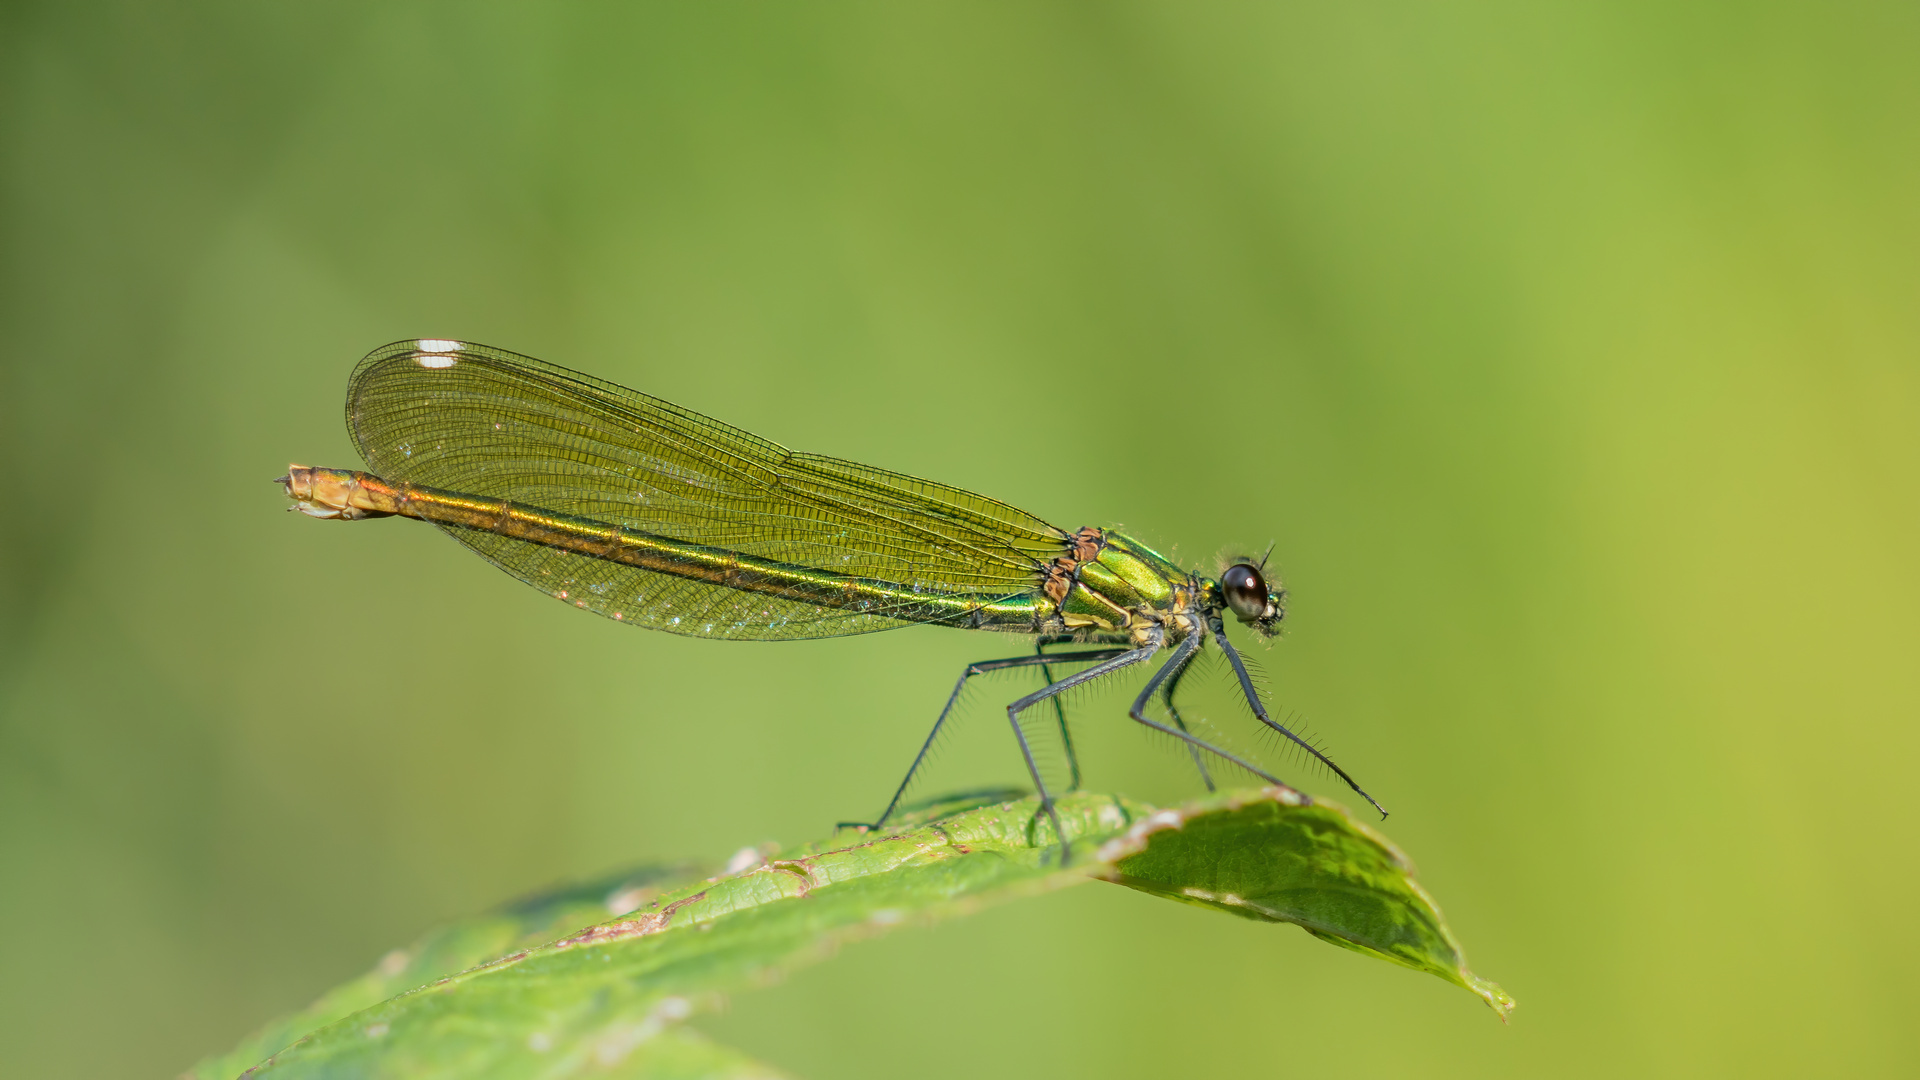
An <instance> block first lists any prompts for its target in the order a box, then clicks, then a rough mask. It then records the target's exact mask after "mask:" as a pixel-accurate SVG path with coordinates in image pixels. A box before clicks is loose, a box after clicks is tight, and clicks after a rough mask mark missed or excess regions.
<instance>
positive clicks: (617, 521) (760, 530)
mask: <svg viewBox="0 0 1920 1080" xmlns="http://www.w3.org/2000/svg"><path fill="white" fill-rule="evenodd" d="M347 428H348V430H349V432H350V433H351V434H352V436H353V439H354V441H355V443H356V444H357V445H358V446H359V448H360V452H361V456H362V457H364V458H365V459H366V462H367V465H368V471H359V470H347V469H326V468H312V467H308V466H304V465H294V466H291V467H290V468H289V469H288V472H287V475H286V476H284V477H281V478H280V479H279V481H278V482H279V483H282V484H284V485H285V486H286V490H287V494H288V495H289V496H290V497H291V498H292V499H293V500H294V508H295V509H298V510H301V511H302V512H304V513H306V514H309V515H311V516H314V517H321V518H334V519H339V520H349V521H351V520H361V519H366V518H376V517H391V516H399V517H411V518H417V519H419V520H422V521H428V522H431V523H433V524H434V525H436V526H439V527H440V528H441V529H442V530H443V531H445V532H446V533H447V534H448V535H450V536H452V537H453V538H454V539H456V540H459V541H460V542H461V543H463V544H465V545H466V546H468V547H470V548H472V549H473V550H474V551H476V552H477V553H479V554H480V555H482V556H483V557H485V558H486V559H487V560H488V561H490V562H492V563H493V564H494V565H496V566H498V567H500V568H501V569H503V570H505V571H507V572H508V573H510V574H512V575H514V576H515V577H517V578H519V579H521V580H522V581H525V582H527V583H528V584H530V585H533V586H534V587H536V588H538V589H540V590H541V591H543V592H546V593H548V594H549V595H551V596H553V597H555V598H556V599H559V600H562V601H564V602H566V603H569V604H572V605H573V606H575V607H578V608H581V609H584V610H588V611H593V612H595V613H597V614H600V615H603V616H606V617H607V618H610V619H613V620H615V621H618V622H625V623H634V624H637V625H641V626H647V627H650V628H652V629H656V630H665V631H668V632H670V633H678V634H688V635H693V636H699V637H715V638H735V639H749V640H787V639H797V638H815V637H840V636H845V635H849V634H860V633H869V632H872V631H877V630H888V629H893V628H895V627H900V626H908V625H914V624H925V625H935V626H950V627H955V628H959V629H967V630H987V631H1000V632H1003V633H1014V634H1023V635H1031V636H1033V637H1034V638H1036V639H1037V645H1036V647H1035V651H1034V653H1032V654H1030V655H1025V656H1019V657H1012V658H1009V659H1006V660H992V661H983V662H981V663H977V664H971V665H968V667H967V669H966V671H965V672H963V673H962V675H961V677H960V680H959V682H958V683H956V684H955V687H954V691H953V693H952V694H951V695H950V696H949V698H948V701H947V706H946V708H945V709H943V710H942V711H941V713H940V716H939V718H938V719H937V720H936V721H935V723H934V728H933V732H932V733H930V734H929V736H928V738H927V742H926V744H925V745H923V746H922V748H921V751H920V754H919V756H917V757H916V758H915V760H914V764H913V767H912V768H910V769H909V770H908V773H907V777H906V779H904V780H903V781H902V782H901V784H900V787H899V789H898V790H897V791H896V792H895V794H894V797H893V800H892V802H891V803H890V804H889V805H888V807H887V809H886V811H885V812H884V813H882V814H881V815H880V817H879V818H878V819H877V820H876V821H875V822H874V823H873V825H871V826H866V827H869V828H877V827H880V826H884V825H885V823H886V822H887V821H888V820H889V819H890V818H891V817H892V815H893V814H894V812H895V811H896V810H897V809H898V808H899V806H900V803H901V800H902V799H903V798H904V796H905V794H906V792H907V789H908V786H909V785H910V784H911V782H912V780H913V778H914V776H915V774H916V772H917V771H918V769H919V767H920V765H921V764H922V763H923V761H924V760H925V758H926V755H927V751H928V750H929V749H930V748H931V746H932V745H933V741H934V739H935V737H936V736H937V735H938V734H939V732H940V729H941V726H942V725H943V724H945V722H946V720H947V717H948V715H949V714H950V713H951V711H952V709H953V705H954V702H955V701H956V700H957V699H958V697H959V693H960V689H961V687H962V686H964V685H965V683H966V681H967V680H968V679H969V678H971V677H972V676H974V675H978V674H983V673H985V672H988V671H998V670H1004V669H1007V668H1014V667H1037V668H1039V669H1040V672H1041V673H1042V674H1043V675H1044V676H1045V677H1046V680H1047V685H1046V686H1045V687H1044V688H1043V689H1041V690H1040V691H1038V692H1036V693H1033V694H1029V695H1026V696H1025V697H1022V698H1021V699H1019V700H1018V701H1015V702H1013V703H1012V704H1011V705H1009V706H1008V707H1007V715H1008V719H1009V720H1010V722H1011V723H1012V726H1013V731H1014V735H1015V737H1016V739H1017V740H1018V742H1019V744H1020V748H1021V751H1022V754H1023V757H1024V758H1025V760H1026V764H1027V769H1028V773H1029V775H1030V777H1031V778H1032V779H1033V782H1034V785H1035V787H1036V789H1037V790H1038V791H1039V794H1040V796H1041V805H1042V807H1043V808H1044V809H1045V811H1046V813H1047V815H1048V816H1049V817H1050V818H1052V819H1053V821H1052V823H1053V825H1054V833H1055V835H1056V836H1060V835H1061V833H1060V831H1059V822H1058V820H1057V817H1055V816H1054V810H1053V796H1052V793H1051V792H1050V791H1049V790H1048V786H1047V784H1046V783H1045V781H1044V780H1043V779H1042V776H1041V772H1040V769H1039V767H1038V765H1037V764H1036V762H1035V760H1034V756H1033V753H1032V748H1031V747H1030V746H1029V745H1028V740H1027V734H1026V732H1025V731H1024V730H1023V729H1022V728H1021V724H1020V714H1021V712H1022V711H1024V710H1025V709H1027V708H1030V707H1032V706H1033V705H1036V704H1040V703H1042V702H1048V701H1050V702H1052V704H1053V707H1054V712H1055V714H1056V716H1057V719H1058V722H1059V727H1060V734H1061V738H1062V740H1063V742H1064V745H1065V748H1066V752H1067V758H1068V762H1069V766H1070V769H1071V780H1070V786H1077V785H1078V783H1079V779H1080V775H1079V765H1078V760H1077V758H1076V757H1075V755H1074V752H1073V744H1072V736H1071V732H1070V729H1069V726H1068V724H1067V720H1066V712H1065V709H1064V707H1063V706H1062V705H1061V702H1060V697H1059V695H1060V694H1061V693H1062V692H1063V691H1065V690H1068V689H1071V688H1072V687H1074V686H1077V685H1081V684H1083V683H1086V682H1089V681H1092V680H1094V679H1098V678H1101V677H1103V676H1106V675H1109V674H1112V673H1114V672H1117V671H1120V670H1123V669H1125V668H1129V667H1132V666H1134V665H1136V664H1140V663H1143V662H1145V661H1147V660H1149V659H1151V658H1152V657H1154V656H1155V655H1156V654H1158V653H1159V652H1160V651H1162V650H1163V649H1171V650H1172V654H1171V656H1170V657H1169V658H1168V660H1167V661H1166V662H1165V663H1164V664H1163V665H1162V666H1161V667H1160V668H1159V669H1158V670H1157V671H1156V672H1155V673H1154V674H1153V676H1152V677H1151V678H1150V679H1149V680H1148V682H1147V686H1146V689H1145V690H1143V691H1142V692H1141V693H1140V695H1139V697H1138V698H1137V699H1136V700H1135V701H1134V704H1133V707H1132V708H1131V709H1130V710H1129V711H1128V713H1129V715H1130V716H1131V717H1132V718H1133V719H1134V720H1136V721H1138V722H1139V723H1141V724H1144V725H1146V726H1148V727H1151V728H1154V729H1156V730H1159V731H1162V732H1165V733H1166V734H1169V735H1172V736H1173V737H1175V738H1177V739H1179V740H1181V741H1182V742H1184V743H1185V744H1186V745H1187V747H1188V748H1189V751H1190V752H1191V755H1192V757H1193V761H1194V763H1195V765H1196V766H1197V767H1198V768H1199V770H1200V774H1201V776H1202V778H1203V780H1204V782H1205V783H1206V784H1207V786H1208V787H1209V788H1211V787H1212V786H1213V778H1212V775H1211V773H1210V772H1209V770H1208V767H1207V762H1208V761H1209V760H1212V761H1214V762H1216V763H1218V762H1225V763H1227V764H1229V765H1233V766H1236V767H1239V768H1242V769H1245V770H1246V771H1248V772H1250V773H1252V774H1253V775H1255V776H1258V777H1260V778H1261V779H1263V780H1266V781H1267V782H1269V783H1274V784H1279V783H1280V781H1279V780H1277V779H1276V778H1274V777H1273V776H1271V775H1270V774H1268V773H1267V772H1265V771H1264V770H1262V769H1260V768H1258V767H1257V766H1255V765H1253V764H1252V763H1250V762H1248V761H1246V760H1245V759H1243V758H1242V757H1240V756H1238V755H1236V754H1233V753H1231V752H1229V751H1227V750H1225V749H1223V748H1221V747H1218V746H1216V745H1214V744H1212V743H1210V742H1208V741H1206V740H1204V739H1201V738H1199V737H1198V736H1196V735H1194V734H1193V733H1192V732H1191V731H1190V730H1189V729H1188V725H1187V724H1186V723H1185V721H1183V720H1182V719H1181V717H1180V714H1179V710H1178V709H1177V708H1176V707H1175V705H1174V700H1173V698H1174V690H1175V689H1176V688H1177V687H1178V685H1179V682H1180V678H1181V676H1182V675H1183V674H1184V673H1185V672H1186V670H1187V668H1188V665H1189V664H1190V662H1191V661H1192V659H1193V657H1194V655H1195V654H1196V653H1197V652H1198V650H1199V649H1200V648H1201V647H1202V645H1203V644H1204V643H1205V642H1207V641H1209V640H1211V641H1213V642H1214V643H1216V644H1217V645H1218V647H1219V648H1220V650H1221V651H1222V653H1223V654H1224V655H1225V656H1226V658H1227V660H1228V661H1229V663H1230V665H1231V666H1232V668H1233V670H1234V673H1235V675H1236V676H1237V678H1238V681H1239V684H1240V689H1241V691H1242V693H1243V694H1244V695H1245V697H1246V699H1247V702H1248V704H1249V705H1250V706H1251V707H1252V710H1253V713H1254V715H1255V716H1256V717H1257V718H1258V719H1259V721H1260V722H1261V723H1263V724H1265V725H1267V726H1268V727H1270V728H1272V729H1274V730H1275V731H1278V732H1280V733H1281V734H1282V735H1284V736H1285V737H1287V738H1288V739H1292V740H1293V741H1294V742H1296V743H1298V744H1299V745H1301V746H1302V747H1304V748H1305V749H1306V750H1307V752H1308V753H1310V754H1312V755H1313V756H1315V757H1316V758H1318V759H1319V760H1321V761H1322V762H1324V763H1325V764H1326V765H1327V766H1328V767H1329V768H1332V769H1333V771H1334V772H1335V773H1336V774H1337V775H1339V776H1340V778H1341V779H1343V780H1345V781H1346V782H1347V784H1348V785H1349V786H1351V787H1352V788H1353V789H1354V790H1355V791H1356V792H1358V793H1359V794H1360V795H1361V796H1362V797H1364V798H1367V800H1368V801H1369V802H1373V800H1372V798H1371V797H1370V796H1367V794H1366V793H1365V792H1364V791H1361V790H1360V788H1359V786H1358V785H1357V784H1355V783H1354V782H1353V780H1352V778H1351V777H1349V776H1347V774H1346V773H1345V772H1343V771H1341V770H1340V769H1339V767H1338V766H1335V765H1334V764H1333V763H1332V762H1331V761H1330V760H1328V759H1327V758H1326V757H1325V755H1323V754H1321V753H1320V751H1319V750H1318V749H1316V748H1314V747H1313V746H1311V745H1309V744H1307V743H1306V742H1304V741H1303V740H1301V739H1300V738H1299V737H1298V736H1297V735H1295V734H1294V733H1293V732H1292V731H1289V730H1288V729H1287V728H1286V727H1284V726H1282V725H1280V724H1278V723H1275V722H1274V721H1273V720H1272V718H1271V717H1269V716H1268V715H1267V710H1266V707H1265V705H1264V704H1263V703H1262V701H1261V699H1260V695H1259V694H1258V692H1257V691H1256V690H1255V688H1254V685H1253V682H1252V681H1251V679H1249V677H1248V675H1247V672H1246V666H1245V664H1244V663H1243V662H1242V661H1241V659H1240V656H1239V654H1238V652H1236V651H1235V650H1234V647H1233V646H1232V644H1231V643H1230V642H1229V641H1228V639H1227V635H1226V627H1225V621H1224V616H1225V615H1226V614H1229V613H1231V614H1232V615H1233V616H1234V617H1235V618H1236V619H1237V620H1238V621H1239V622H1241V623H1242V624H1244V625H1246V626H1248V627H1250V628H1251V629H1252V630H1253V631H1254V632H1255V633H1256V634H1258V635H1260V636H1262V637H1271V636H1272V635H1273V634H1275V633H1277V632H1278V629H1279V625H1280V622H1281V620H1282V619H1283V618H1284V617H1285V609H1284V598H1285V593H1284V591H1283V590H1282V589H1281V588H1280V587H1279V584H1278V583H1277V582H1270V581H1269V579H1268V577H1267V574H1266V567H1265V560H1264V559H1262V560H1261V561H1260V563H1259V564H1257V565H1256V564H1255V563H1253V562H1252V561H1250V560H1243V561H1238V562H1235V563H1233V564H1232V565H1230V566H1228V567H1227V568H1226V569H1225V570H1224V571H1223V572H1221V573H1220V575H1219V576H1218V578H1214V577H1210V576H1207V575H1204V574H1201V573H1199V572H1197V571H1193V570H1188V569H1183V568H1181V567H1179V566H1177V565H1175V564H1174V563H1173V562H1171V561H1170V560H1168V559H1167V558H1165V557H1164V556H1162V555H1160V554H1159V553H1158V552H1155V551H1154V550H1153V549H1151V548H1149V547H1148V546H1146V545H1145V544H1143V543H1141V542H1139V541H1138V540H1135V539H1133V538H1131V537H1128V536H1126V535H1123V534H1121V533H1119V532H1115V531H1110V530H1104V529H1099V528H1093V527H1087V528H1082V529H1079V530H1076V531H1073V532H1068V531H1066V530H1063V529H1060V528H1057V527H1055V526H1053V525H1050V524H1048V523H1046V522H1044V521H1042V520H1040V519H1039V518H1036V517H1034V516H1032V515H1031V514H1028V513H1026V512H1025V511H1022V510H1019V509H1016V508H1014V507H1012V506H1009V505H1007V504H1005V503H1002V502H999V501H997V500H994V499H989V498H987V497H985V496H982V495H977V494H974V493H973V492H969V491H965V490H962V489H960V488H955V487H950V486H947V485H944V484H938V483H935V482H933V481H929V480H923V479H920V478H918V477H913V476H908V475H905V474H902V473H894V472H889V471H886V470H883V469H877V468H874V467H872V466H867V465H860V464H856V463H854V462H850V461H843V460H840V459H837V458H830V457H824V456H820V455H815V454H801V453H796V452H794V451H791V450H788V449H787V448H785V447H783V446H780V445H779V444H777V443H772V442H769V441H767V440H765V439H761V438H759V437H757V436H754V435H751V434H749V433H747V432H745V431H741V430H740V429H738V428H733V427H729V426H727V425H725V424H722V423H720V422H718V421H715V420H712V419H710V418H708V417H705V416H701V415H700V414H698V413H694V412H691V411H689V410H686V409H682V408H680V407H679V406H676V405H673V404H671V403H669V402H665V401H662V400H660V399H658V398H652V397H648V396H647V395H645V394H640V393H637V392H635V391H632V390H628V389H626V388H625V387H621V386H617V385H615V384H613V383H609V382H605V381H602V380H599V379H596V378H593V377H592V376H589V375H583V374H581V373H579V372H575V371H570V370H568V369H566V368H562V367H559V366H557V365H553V364H548V363H544V362H542V361H539V360H535V359H533V358H531V357H525V356H519V355H517V354H514V353H510V352H506V351H504V350H500V349H494V348H490V347H488V346H485V345H477V344H473V343H470V342H460V341H446V340H413V341H401V342H396V343H394V344H392V345H388V346H385V347H383V348H380V349H376V350H374V352H373V353H371V354H369V355H368V356H367V357H366V358H365V359H364V360H362V361H361V362H360V364H359V366H358V367H356V368H355V369H354V372H353V375H352V377H351V378H350V379H349V381H348V386H347ZM1062 645H1078V646H1081V648H1079V649H1077V650H1075V651H1071V652H1057V651H1056V652H1048V651H1047V650H1048V648H1050V647H1057V646H1062ZM1067 665H1090V666H1087V667H1085V668H1083V669H1082V670H1080V671H1078V672H1076V673H1074V674H1072V675H1068V676H1067V677H1065V678H1062V679H1060V680H1058V681H1056V680H1054V679H1053V677H1052V674H1053V668H1054V667H1056V666H1067ZM1156 695H1158V696H1159V697H1160V698H1161V699H1162V702H1161V703H1162V705H1163V707H1164V709H1165V712H1166V714H1167V719H1166V720H1164V721H1163V720H1161V719H1160V718H1158V717H1154V716H1150V715H1148V713H1147V707H1148V706H1149V704H1150V703H1152V702H1153V701H1154V699H1155V697H1156ZM1373 805H1374V806H1375V807H1376V808H1378V807H1379V804H1378V803H1374V804H1373ZM1381 813H1382V814H1383V815H1384V814H1385V811H1384V810H1382V811H1381ZM1063 856H1064V852H1063Z"/></svg>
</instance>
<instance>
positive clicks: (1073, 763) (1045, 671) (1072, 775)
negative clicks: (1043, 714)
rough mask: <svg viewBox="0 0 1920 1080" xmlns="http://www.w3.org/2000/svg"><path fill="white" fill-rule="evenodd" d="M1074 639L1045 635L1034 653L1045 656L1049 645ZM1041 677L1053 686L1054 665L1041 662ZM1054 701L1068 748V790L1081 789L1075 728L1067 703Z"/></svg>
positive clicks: (1054, 708) (1061, 737) (1061, 731)
mask: <svg viewBox="0 0 1920 1080" xmlns="http://www.w3.org/2000/svg"><path fill="white" fill-rule="evenodd" d="M1072 640H1073V639H1072V638H1062V637H1043V638H1041V639H1039V640H1038V641H1035V642H1034V643H1033V654H1034V655H1035V656H1045V655H1047V646H1049V645H1059V644H1062V643H1064V642H1068V641H1072ZM1040 678H1041V680H1042V681H1041V685H1042V686H1052V685H1053V665H1051V664H1041V665H1040ZM1052 701H1053V718H1054V719H1055V720H1056V721H1058V722H1059V724H1060V742H1061V744H1062V745H1064V746H1065V747H1066V748H1067V790H1068V791H1079V790H1080V755H1078V754H1076V753H1074V752H1073V729H1072V728H1070V727H1068V726H1067V703H1066V702H1065V701H1062V700H1061V699H1060V698H1057V697H1056V698H1053V699H1052Z"/></svg>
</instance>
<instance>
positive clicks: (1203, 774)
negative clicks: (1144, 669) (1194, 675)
mask: <svg viewBox="0 0 1920 1080" xmlns="http://www.w3.org/2000/svg"><path fill="white" fill-rule="evenodd" d="M1192 670H1193V664H1192V663H1191V662H1188V663H1185V664H1182V665H1180V667H1179V668H1177V669H1176V670H1175V671H1174V673H1173V674H1172V675H1169V676H1167V686H1166V689H1164V690H1162V691H1161V692H1160V702H1161V704H1163V705H1165V706H1166V707H1167V715H1168V716H1171V717H1173V723H1174V726H1175V727H1177V728H1179V729H1180V730H1181V731H1188V728H1187V722H1186V720H1184V719H1182V718H1181V716H1180V708H1179V706H1177V705H1175V704H1174V703H1173V695H1174V692H1175V691H1176V690H1177V689H1179V686H1180V680H1181V679H1184V678H1186V677H1187V672H1189V671H1192ZM1188 733H1189V734H1191V732H1190V731H1188ZM1187 753H1189V754H1191V755H1193V767H1194V768H1196V769H1198V770H1200V782H1201V783H1203V784H1205V785H1207V790H1208V791H1213V790H1215V788H1214V785H1213V774H1212V773H1209V772H1208V771H1207V762H1206V759H1205V758H1203V757H1201V756H1200V748H1199V747H1197V746H1195V745H1193V744H1192V743H1188V744H1187Z"/></svg>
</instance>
